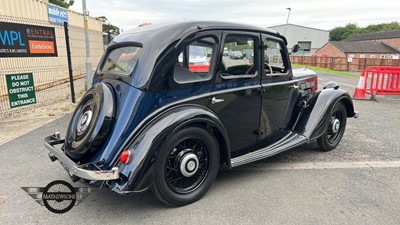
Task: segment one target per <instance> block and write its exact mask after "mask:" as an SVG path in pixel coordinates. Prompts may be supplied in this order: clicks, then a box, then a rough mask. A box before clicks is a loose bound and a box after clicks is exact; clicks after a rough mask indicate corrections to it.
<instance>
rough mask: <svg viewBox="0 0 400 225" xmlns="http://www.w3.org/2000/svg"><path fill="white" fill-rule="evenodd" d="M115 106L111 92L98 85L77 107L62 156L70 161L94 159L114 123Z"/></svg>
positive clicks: (107, 87) (109, 89)
mask: <svg viewBox="0 0 400 225" xmlns="http://www.w3.org/2000/svg"><path fill="white" fill-rule="evenodd" d="M114 113H115V102H114V95H113V91H112V88H111V87H110V86H108V85H107V84H104V83H97V84H96V85H94V86H93V87H92V88H90V89H89V90H88V91H87V92H86V93H85V95H84V96H83V97H82V100H81V102H80V103H79V104H78V106H77V107H76V109H75V111H74V114H73V116H72V118H71V121H70V123H69V126H68V130H67V134H66V137H65V146H64V149H65V152H66V153H67V154H68V155H69V156H70V157H72V158H73V159H82V158H87V157H90V156H92V155H93V153H94V152H96V151H97V150H98V149H99V148H101V146H102V145H103V144H104V141H105V140H106V139H107V136H108V133H109V131H110V128H111V125H112V123H113V121H114Z"/></svg>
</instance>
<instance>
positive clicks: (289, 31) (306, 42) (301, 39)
mask: <svg viewBox="0 0 400 225" xmlns="http://www.w3.org/2000/svg"><path fill="white" fill-rule="evenodd" d="M268 28H270V29H272V30H275V31H278V32H279V33H280V34H282V35H283V36H285V37H286V39H287V41H288V48H289V49H290V48H291V47H292V46H293V45H295V44H300V45H301V49H300V51H299V52H298V53H296V55H314V53H315V52H316V51H317V50H318V49H319V48H321V47H322V46H324V45H325V44H326V43H328V41H329V31H328V30H321V29H316V28H311V27H305V26H300V25H295V24H290V23H289V24H282V25H277V26H272V27H268Z"/></svg>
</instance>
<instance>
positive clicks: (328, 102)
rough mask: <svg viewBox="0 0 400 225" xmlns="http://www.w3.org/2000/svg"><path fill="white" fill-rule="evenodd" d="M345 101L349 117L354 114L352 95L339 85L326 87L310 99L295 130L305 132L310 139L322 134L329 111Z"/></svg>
mask: <svg viewBox="0 0 400 225" xmlns="http://www.w3.org/2000/svg"><path fill="white" fill-rule="evenodd" d="M338 102H343V103H344V105H345V106H346V110H347V117H353V116H354V106H353V101H352V99H351V97H350V95H349V94H348V93H347V92H346V91H344V90H342V89H338V87H334V88H326V89H323V90H322V91H320V92H319V93H317V94H315V95H314V96H313V97H311V98H310V99H309V100H308V105H307V108H306V109H305V110H304V112H303V113H302V114H301V115H300V119H299V120H298V121H299V122H298V123H297V124H296V126H295V127H294V131H296V132H298V133H301V134H303V135H304V136H306V137H307V139H308V140H313V139H316V138H318V137H319V136H321V135H322V134H323V132H324V129H325V126H324V125H325V123H326V122H327V121H328V120H329V113H330V112H331V111H332V108H333V107H334V106H335V104H336V103H338Z"/></svg>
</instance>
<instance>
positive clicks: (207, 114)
mask: <svg viewBox="0 0 400 225" xmlns="http://www.w3.org/2000/svg"><path fill="white" fill-rule="evenodd" d="M190 126H200V127H202V128H204V129H205V130H207V131H208V132H209V133H210V134H211V135H213V136H214V137H215V139H216V141H217V143H218V145H219V151H220V153H219V154H220V161H221V162H227V163H230V147H229V144H228V143H229V139H228V135H227V132H226V131H225V128H224V126H223V125H222V123H221V121H220V120H219V118H218V116H217V115H215V114H214V113H213V112H212V111H210V110H209V109H207V108H205V107H202V106H198V105H185V106H178V107H175V108H172V109H170V110H168V111H167V112H165V113H163V114H162V115H160V116H158V117H157V118H155V119H153V120H152V122H151V123H149V124H148V125H147V126H146V127H145V128H144V129H142V131H141V132H140V134H139V135H137V136H136V138H135V140H133V141H132V142H131V144H130V146H129V147H128V149H131V151H132V152H133V159H132V161H130V162H129V163H128V164H126V165H122V164H118V165H117V166H118V167H120V171H121V173H122V179H123V182H118V181H115V182H113V183H112V184H111V187H112V189H113V190H114V191H116V192H118V193H127V192H136V191H140V190H143V189H146V188H148V187H149V186H150V185H151V184H152V179H153V175H154V164H155V162H156V160H157V157H158V155H159V152H160V150H161V149H162V148H161V147H160V146H162V145H163V144H164V143H165V140H167V139H168V138H170V137H171V136H172V135H173V134H174V132H176V131H178V130H180V129H183V128H186V127H190Z"/></svg>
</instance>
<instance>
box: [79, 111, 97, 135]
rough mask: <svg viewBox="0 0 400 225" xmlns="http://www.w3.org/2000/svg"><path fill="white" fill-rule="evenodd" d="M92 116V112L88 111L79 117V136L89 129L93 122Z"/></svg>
mask: <svg viewBox="0 0 400 225" xmlns="http://www.w3.org/2000/svg"><path fill="white" fill-rule="evenodd" d="M92 116H93V112H92V110H88V111H86V112H84V113H83V114H82V115H81V116H80V117H79V120H78V124H77V125H76V131H77V133H78V135H81V134H82V133H83V132H85V131H86V129H87V128H88V127H89V124H90V122H91V121H92Z"/></svg>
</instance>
